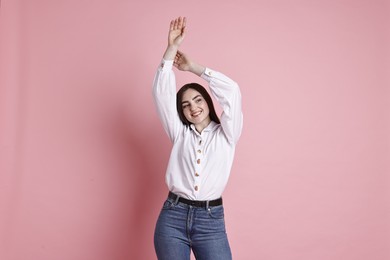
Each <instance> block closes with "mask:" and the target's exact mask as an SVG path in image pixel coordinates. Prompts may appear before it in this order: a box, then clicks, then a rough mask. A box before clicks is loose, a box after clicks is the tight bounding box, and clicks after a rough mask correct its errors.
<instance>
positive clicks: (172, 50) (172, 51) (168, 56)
mask: <svg viewBox="0 0 390 260" xmlns="http://www.w3.org/2000/svg"><path fill="white" fill-rule="evenodd" d="M178 48H179V47H178V46H175V45H168V47H167V49H166V50H165V53H164V56H163V58H164V60H174V59H175V56H176V53H177V50H178Z"/></svg>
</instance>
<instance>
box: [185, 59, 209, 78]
mask: <svg viewBox="0 0 390 260" xmlns="http://www.w3.org/2000/svg"><path fill="white" fill-rule="evenodd" d="M205 69H206V68H205V67H204V66H202V65H200V64H198V63H196V62H191V63H190V69H189V71H190V72H192V73H194V74H196V75H198V76H199V77H200V76H201V75H202V74H203V72H204V70H205Z"/></svg>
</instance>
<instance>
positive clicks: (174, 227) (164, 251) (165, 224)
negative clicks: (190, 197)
mask: <svg viewBox="0 0 390 260" xmlns="http://www.w3.org/2000/svg"><path fill="white" fill-rule="evenodd" d="M154 248H155V250H156V254H157V257H158V259H159V260H189V259H190V253H191V249H192V251H193V252H194V255H195V257H196V259H198V260H229V259H232V254H231V251H230V246H229V242H228V238H227V235H226V229H225V219H224V210H223V206H222V205H221V206H215V207H209V208H208V209H207V208H199V207H194V206H189V205H186V204H184V203H181V202H178V203H175V201H173V200H171V199H167V200H166V201H165V202H164V205H163V208H162V209H161V212H160V216H159V217H158V220H157V224H156V229H155V232H154Z"/></svg>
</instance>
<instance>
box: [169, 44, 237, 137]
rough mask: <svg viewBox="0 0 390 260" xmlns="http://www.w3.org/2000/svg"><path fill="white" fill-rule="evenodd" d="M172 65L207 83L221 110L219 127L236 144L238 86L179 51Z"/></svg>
mask: <svg viewBox="0 0 390 260" xmlns="http://www.w3.org/2000/svg"><path fill="white" fill-rule="evenodd" d="M173 65H174V66H175V67H176V68H178V69H179V70H182V71H189V72H192V73H194V74H196V75H198V76H200V77H202V78H203V79H205V80H206V81H207V82H208V83H209V87H210V90H211V93H212V94H213V96H214V97H215V98H216V100H217V101H218V103H219V104H220V105H221V107H222V109H223V113H222V115H221V125H222V129H223V131H224V133H225V135H226V138H227V139H228V140H229V142H231V143H236V142H237V141H238V139H239V137H240V135H241V130H242V124H243V116H242V108H241V92H240V88H239V87H238V84H237V83H236V82H235V81H233V80H232V79H230V78H229V77H227V76H225V75H224V74H222V73H220V72H217V71H213V70H211V69H209V68H206V67H204V66H202V65H200V64H198V63H196V62H195V61H193V60H192V59H190V58H189V57H188V56H187V55H186V54H184V53H182V52H180V51H177V53H176V56H175V60H174V63H173Z"/></svg>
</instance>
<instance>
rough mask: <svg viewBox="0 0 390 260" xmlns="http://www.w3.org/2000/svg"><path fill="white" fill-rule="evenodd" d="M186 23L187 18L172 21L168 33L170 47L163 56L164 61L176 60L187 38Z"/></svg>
mask: <svg viewBox="0 0 390 260" xmlns="http://www.w3.org/2000/svg"><path fill="white" fill-rule="evenodd" d="M186 23H187V18H186V17H179V18H176V19H175V20H172V21H171V24H170V26H169V33H168V46H167V49H166V50H165V53H164V56H163V58H164V60H173V59H175V56H176V52H177V51H178V49H179V47H180V44H181V43H182V42H183V40H184V37H185V30H186Z"/></svg>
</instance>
